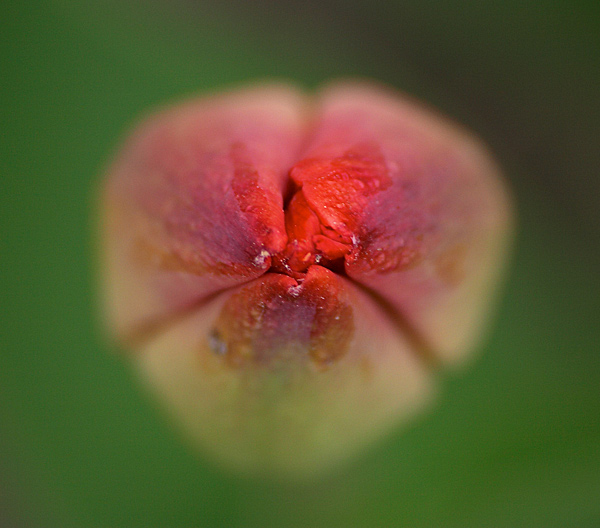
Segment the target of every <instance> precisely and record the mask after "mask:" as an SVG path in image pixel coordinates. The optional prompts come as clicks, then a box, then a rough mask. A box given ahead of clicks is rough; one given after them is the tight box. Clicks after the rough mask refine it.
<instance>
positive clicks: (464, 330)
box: [296, 84, 510, 361]
mask: <svg viewBox="0 0 600 528" xmlns="http://www.w3.org/2000/svg"><path fill="white" fill-rule="evenodd" d="M302 158H303V159H304V161H303V162H301V163H300V164H298V165H297V166H296V170H298V171H299V172H303V171H304V172H305V173H306V172H308V171H309V170H310V169H304V168H303V167H304V166H305V165H307V164H310V163H311V162H312V164H313V165H314V164H315V163H316V164H319V162H321V164H323V163H325V162H326V161H327V160H332V159H333V160H336V159H337V160H350V161H351V163H350V162H348V161H346V165H352V166H351V167H350V169H348V170H346V172H345V173H344V169H340V168H339V163H338V168H334V169H330V170H331V172H333V173H334V176H335V178H332V177H329V178H325V179H324V181H322V182H321V185H320V186H319V185H316V184H313V185H312V188H311V189H310V196H309V195H308V194H307V192H306V191H304V192H305V194H307V197H308V198H309V200H312V201H311V203H312V205H313V209H314V210H315V211H316V212H317V214H318V215H319V216H320V217H321V218H322V220H323V222H324V223H326V224H327V225H328V226H331V227H332V228H333V229H335V230H336V231H337V232H338V233H340V234H341V235H344V236H346V237H352V242H353V249H352V252H351V253H350V254H349V255H347V256H346V264H345V266H346V272H347V274H348V275H349V276H350V277H351V278H352V279H354V280H356V281H357V282H358V283H360V284H362V285H364V286H367V287H368V288H369V289H370V290H372V291H373V292H376V293H377V294H379V295H381V296H382V297H383V298H384V299H385V300H386V301H387V302H389V303H390V305H391V307H393V309H394V310H395V311H396V312H397V315H398V316H399V317H400V318H402V319H403V320H404V321H405V322H406V324H407V326H408V327H409V328H411V329H412V330H413V331H414V334H415V335H416V336H419V341H420V342H421V343H422V346H423V347H425V348H427V349H429V350H430V352H431V353H433V354H434V355H436V356H437V357H440V358H442V359H444V360H447V361H455V360H457V359H459V358H461V357H463V356H464V355H465V354H466V353H468V352H469V351H470V349H471V348H472V345H473V343H474V341H475V338H476V337H477V335H478V334H479V332H480V331H481V328H482V326H483V325H482V323H483V322H484V320H485V318H486V315H487V313H488V304H489V297H490V290H491V288H492V286H493V285H495V283H496V282H497V276H498V273H499V271H500V269H501V267H502V264H503V257H504V254H505V252H506V242H507V238H508V237H507V235H508V233H509V231H510V208H509V201H508V197H507V194H506V190H505V189H504V187H503V186H502V182H501V179H500V174H499V171H498V169H497V167H496V166H495V165H494V163H493V162H492V160H491V159H490V157H489V156H488V155H487V153H486V151H485V148H484V147H483V146H482V145H480V144H478V143H477V142H476V141H475V140H474V139H473V138H472V137H470V136H469V135H467V134H466V132H464V131H463V130H461V129H459V128H458V127H455V126H453V125H450V124H449V123H447V122H446V121H444V120H443V119H442V118H441V117H440V116H438V115H435V114H434V113H432V112H430V111H428V110H425V109H424V108H422V107H420V106H419V105H417V104H416V103H414V102H413V101H410V100H407V99H401V98H399V97H398V96H397V94H392V93H391V92H388V91H386V90H383V89H379V88H375V87H373V86H371V85H362V84H341V85H334V86H331V87H329V88H328V89H326V90H324V92H323V93H322V94H321V98H320V105H319V108H318V110H317V120H316V124H315V126H314V128H313V130H312V136H311V140H310V142H309V144H308V147H307V148H306V150H305V151H304V152H303V155H302ZM356 159H358V160H359V162H356V161H353V160H356ZM306 160H308V162H307V161H306ZM323 160H325V161H323ZM361 164H362V165H361ZM340 174H342V175H344V176H345V177H344V178H341V177H340ZM297 178H298V179H302V178H303V176H302V175H298V176H297ZM333 180H335V181H333ZM311 181H312V180H311ZM317 183H319V182H317ZM332 183H333V184H332ZM305 186H306V185H305ZM304 188H305V187H303V190H304ZM336 204H337V205H336Z"/></svg>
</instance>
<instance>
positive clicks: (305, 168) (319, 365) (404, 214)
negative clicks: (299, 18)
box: [101, 83, 511, 475]
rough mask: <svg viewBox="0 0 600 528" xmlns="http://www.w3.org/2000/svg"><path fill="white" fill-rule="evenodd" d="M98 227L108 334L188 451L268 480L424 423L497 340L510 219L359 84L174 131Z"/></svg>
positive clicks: (248, 102)
mask: <svg viewBox="0 0 600 528" xmlns="http://www.w3.org/2000/svg"><path fill="white" fill-rule="evenodd" d="M101 212H102V241H103V251H102V258H103V261H102V266H101V268H102V272H103V279H104V289H103V291H104V298H105V303H104V304H105V308H106V310H105V311H106V318H107V321H108V325H109V327H110V328H111V330H112V332H113V333H114V334H115V335H116V336H117V338H118V339H119V340H120V342H121V343H123V344H125V346H126V347H128V348H130V349H131V350H132V357H133V361H134V362H135V363H136V364H137V366H138V367H139V369H140V371H141V372H142V375H143V378H144V379H145V380H146V382H147V383H148V384H149V386H150V387H151V388H152V390H154V391H156V392H157V393H158V394H159V395H160V398H161V399H162V400H163V401H164V403H165V405H166V406H167V407H168V408H169V409H170V410H171V412H172V413H173V414H174V415H175V416H176V417H177V418H178V419H179V421H180V422H181V423H182V424H183V425H184V426H185V427H184V428H185V430H186V431H187V433H188V435H189V437H190V438H191V440H192V442H193V443H194V444H196V445H198V446H199V447H200V448H201V449H202V450H203V451H205V452H209V453H212V454H213V455H214V456H215V457H216V458H217V459H219V460H220V461H222V462H223V463H224V464H225V465H228V466H230V467H234V468H237V469H239V470H244V471H250V472H259V473H272V474H277V475H282V474H296V475H297V474H311V473H314V472H317V471H320V470H323V469H325V468H327V467H330V466H332V465H334V464H335V463H337V462H340V461H342V460H344V459H346V458H348V457H349V456H350V455H352V454H353V453H354V452H356V451H358V449H359V448H360V447H361V446H363V445H365V444H367V443H368V442H369V441H370V440H372V439H374V438H376V437H377V436H378V435H379V434H381V433H382V432H383V431H385V430H386V429H388V428H390V427H391V426H393V425H394V424H397V423H400V422H403V421H406V420H407V419H408V418H409V417H410V416H411V415H412V414H414V413H415V412H417V411H418V410H420V409H421V408H423V407H424V405H425V404H426V403H427V401H428V400H429V397H430V395H431V393H432V389H433V385H434V383H433V381H434V380H433V377H434V372H433V370H434V369H435V368H438V365H444V364H445V365H449V364H457V363H459V362H460V361H461V360H463V359H464V358H465V357H467V355H468V354H469V352H471V350H472V349H473V347H474V345H475V344H476V342H477V338H478V337H479V335H480V333H481V330H482V328H483V327H484V326H485V324H484V323H485V320H486V318H487V314H488V311H489V305H490V300H491V296H492V295H491V294H492V293H493V289H494V286H495V284H496V282H497V279H498V276H499V272H500V270H501V268H502V265H503V261H504V257H505V253H506V246H507V239H508V235H509V232H510V216H511V210H510V204H509V199H508V196H507V192H506V189H505V188H504V185H503V182H502V180H501V177H500V174H499V171H498V168H497V167H496V165H495V164H494V162H493V161H492V160H491V158H490V156H489V155H488V153H487V152H486V150H485V148H484V147H483V146H482V145H481V144H480V143H479V142H478V141H477V140H475V139H474V138H473V137H471V136H470V135H469V134H467V133H466V132H465V131H463V130H462V129H460V128H459V127H457V126H455V125H452V124H450V123H448V122H447V121H446V120H444V119H443V118H442V117H440V116H438V115H436V114H435V113H433V112H431V111H428V110H425V109H424V108H422V107H421V106H419V105H418V104H417V103H415V102H414V101H411V100H408V99H406V98H404V97H402V96H400V95H398V94H395V93H392V92H390V91H387V90H385V89H382V88H379V87H374V86H372V85H367V84H362V83H342V84H335V85H331V86H329V87H326V88H325V89H323V90H322V91H320V92H319V93H318V94H317V95H316V96H313V97H309V96H306V95H304V94H302V93H300V92H298V91H296V90H295V89H293V88H291V87H288V86H285V85H267V86H259V87H255V88H251V89H247V90H242V91H239V92H234V93H228V94H225V95H221V96H215V97H212V98H206V99H202V100H199V101H192V102H190V103H186V104H183V105H181V106H177V107H174V108H171V109H167V110H165V111H164V112H162V113H160V114H158V115H156V116H154V117H151V118H150V119H148V120H147V121H146V122H144V123H143V124H142V125H141V126H140V128H139V129H138V131H137V132H136V133H135V134H134V135H133V137H132V138H131V139H129V141H128V142H127V143H126V145H125V147H124V149H123V151H122V153H121V154H120V156H119V157H118V159H117V160H116V162H115V163H114V164H113V166H112V167H111V169H110V170H109V173H108V175H107V177H106V180H105V185H104V187H103V192H102V196H101Z"/></svg>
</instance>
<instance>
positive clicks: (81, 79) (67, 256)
mask: <svg viewBox="0 0 600 528" xmlns="http://www.w3.org/2000/svg"><path fill="white" fill-rule="evenodd" d="M599 35H600V4H598V1H597V0H594V1H590V2H582V1H578V2H576V1H573V0H571V1H566V0H564V1H562V2H561V1H552V2H551V1H550V0H535V1H533V2H522V1H520V0H519V1H517V0H505V1H503V2H481V0H479V1H475V0H464V1H458V2H456V1H454V2H453V1H450V0H421V1H419V2H408V1H400V0H396V1H391V0H387V1H385V0H384V1H381V2H378V3H376V4H373V3H372V2H368V1H366V0H365V1H359V0H353V1H346V2H343V1H341V0H321V1H319V2H317V1H316V0H307V1H304V2H286V1H279V2H277V1H274V0H268V1H263V2H242V1H237V0H224V1H220V2H219V1H217V0H214V1H208V0H206V1H200V2H193V1H191V0H187V1H185V0H170V1H164V2H158V1H157V0H147V1H145V2H142V1H141V0H135V1H132V2H129V3H125V2H123V0H120V1H117V0H106V1H97V2H92V1H88V0H84V1H81V2H75V1H67V0H62V1H61V0H54V1H51V0H42V1H40V2H37V3H28V2H22V3H17V2H13V3H7V2H2V4H1V7H0V53H1V55H0V57H1V62H0V68H1V70H0V74H1V80H0V94H1V99H0V123H1V126H2V129H1V133H0V189H1V194H0V267H1V280H2V284H1V287H0V296H1V297H0V298H1V302H0V313H1V319H0V325H1V326H0V347H1V355H0V526H2V527H5V526H6V527H11V528H12V527H22V526H28V527H29V526H33V527H40V528H53V527H61V528H63V527H65V528H66V527H82V528H86V527H132V528H134V527H140V528H141V527H144V528H148V527H188V526H194V527H210V526H224V527H225V526H226V527H236V526H240V527H241V526H244V527H246V526H248V527H252V526H257V527H259V526H260V527H269V526H293V527H337V526H339V527H347V526H348V527H354V526H359V527H360V526H364V527H371V526H406V527H431V528H433V527H436V528H437V527H447V528H452V527H457V528H458V527H506V528H519V527H527V528H532V527H544V528H545V527H549V528H552V527H557V528H558V527H561V528H563V527H598V526H600V354H599V352H600V324H599V322H600V277H599V275H600V274H599V269H600V266H599V264H600V242H599V241H600V221H599V217H598V212H599V211H600V174H599V170H600V38H599ZM355 75H359V76H367V77H373V78H376V79H378V80H381V81H384V82H387V83H390V84H392V85H394V86H397V87H398V88H400V89H403V90H406V91H409V92H411V93H413V94H415V95H417V96H419V97H421V98H424V99H426V100H428V101H429V102H430V103H432V104H434V105H436V106H438V107H440V108H442V109H443V110H444V111H446V112H447V113H449V114H450V115H452V116H454V117H455V118H456V119H458V120H460V121H462V122H464V123H466V124H467V125H469V126H470V127H471V128H473V129H475V130H476V131H477V132H478V133H479V134H480V135H482V136H483V137H484V138H485V139H486V140H487V141H488V143H489V144H491V146H492V148H493V150H494V151H495V152H496V153H497V154H498V156H499V158H500V159H501V161H502V163H503V165H504V166H505V168H506V172H507V174H508V177H509V179H510V180H511V182H512V186H513V188H514V190H515V194H516V197H517V201H518V209H519V214H520V224H519V225H520V227H519V233H518V237H517V241H516V251H515V256H514V260H513V266H512V269H511V273H510V275H509V277H508V282H507V287H506V289H505V290H504V295H503V296H502V302H501V305H500V307H499V314H498V315H499V316H498V317H497V319H496V320H495V324H494V328H493V331H492V332H491V335H490V336H488V339H487V341H486V343H485V344H484V345H483V346H482V347H481V348H482V350H481V351H480V357H479V358H478V360H477V361H475V362H474V364H473V366H472V367H470V368H468V369H466V370H465V371H463V372H460V373H454V374H448V373H445V374H442V375H441V376H440V380H441V384H442V391H441V398H440V399H439V401H438V403H437V405H436V406H435V407H434V409H433V410H432V412H430V413H429V414H428V415H426V416H422V417H421V418H419V419H418V420H417V421H416V422H415V423H414V424H413V425H412V426H411V427H409V428H406V429H405V430H403V431H397V432H395V433H394V434H392V435H391V436H389V437H388V438H387V439H385V440H384V441H383V442H381V443H380V444H378V445H377V446H376V447H375V448H374V449H372V450H370V451H369V452H368V453H366V454H365V455H364V456H363V457H361V458H359V459H358V460H356V461H354V462H353V463H352V464H351V465H350V467H349V468H347V469H346V470H344V471H342V472H338V473H336V474H333V475H331V476H330V477H327V478H326V479H324V480H321V481H318V482H313V483H310V484H304V485H301V484H295V485H293V484H278V483H273V482H263V481H256V480H251V479H240V478H239V477H236V476H235V475H230V474H226V473H222V472H221V471H220V470H218V469H217V468H214V467H213V466H211V465H210V463H209V462H207V461H205V460H202V459H201V458H198V457H197V456H196V455H195V454H193V453H191V452H190V451H188V450H187V448H186V447H185V446H184V444H183V443H181V442H180V440H179V437H178V435H177V434H176V433H175V432H174V431H172V430H171V429H170V427H169V426H168V424H167V423H166V421H165V420H163V417H162V416H161V415H160V413H159V412H157V411H156V410H155V408H154V406H153V404H152V402H151V401H150V399H149V398H146V396H145V395H144V394H142V392H141V391H140V390H139V387H138V385H137V383H136V380H135V379H134V376H133V375H132V373H131V372H130V370H129V368H128V365H127V364H126V363H125V362H124V361H122V360H121V358H119V357H117V356H116V355H115V354H113V353H112V351H111V350H110V349H109V347H108V346H107V345H106V343H105V342H104V340H103V338H102V336H101V332H99V331H98V328H97V323H96V320H95V310H94V303H95V301H94V284H93V281H92V273H91V269H92V267H93V265H92V244H91V235H90V232H91V226H92V223H93V222H92V221H93V218H92V209H93V201H94V193H93V189H94V186H95V184H96V183H97V181H98V175H99V174H100V173H101V171H102V167H103V166H104V165H105V163H106V162H107V161H108V160H109V158H110V155H111V153H112V152H114V151H115V149H116V147H117V145H118V143H119V140H120V139H121V138H122V137H123V134H124V131H125V130H126V129H127V127H128V126H129V125H130V124H131V123H132V121H133V120H134V119H135V118H136V117H137V116H139V114H140V113H141V112H143V111H145V110H147V109H148V107H152V106H153V105H154V106H155V105H158V104H161V103H164V102H168V101H171V100H173V99H177V98H181V97H182V96H186V95H189V94H195V93H201V92H203V91H207V90H213V91H214V90H215V89H219V88H220V87H223V86H228V85H230V84H232V83H240V82H242V81H246V80H251V79H256V78H264V77H284V78H289V79H292V80H295V81H297V82H299V83H301V84H302V85H304V86H307V87H313V86H316V85H317V84H318V83H320V82H322V81H325V80H327V79H330V78H332V77H337V76H355Z"/></svg>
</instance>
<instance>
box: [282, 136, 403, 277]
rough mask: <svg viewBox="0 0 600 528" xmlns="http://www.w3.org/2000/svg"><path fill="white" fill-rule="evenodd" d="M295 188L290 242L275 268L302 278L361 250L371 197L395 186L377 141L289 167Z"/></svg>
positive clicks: (288, 224)
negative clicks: (314, 267)
mask: <svg viewBox="0 0 600 528" xmlns="http://www.w3.org/2000/svg"><path fill="white" fill-rule="evenodd" d="M290 177H291V180H292V182H293V184H294V185H295V187H296V192H295V193H294V195H293V196H292V198H291V200H290V201H289V203H288V205H287V208H286V210H285V227H286V231H287V235H288V242H287V245H286V247H285V249H284V250H283V251H282V252H281V253H279V254H277V255H275V256H274V257H273V259H272V268H271V269H272V270H273V271H275V272H278V273H284V274H286V275H289V276H291V277H294V278H295V279H299V280H302V279H303V278H304V276H305V275H306V272H307V271H308V269H309V268H310V266H312V265H313V264H319V265H321V266H324V267H327V268H330V269H337V268H338V267H339V264H340V263H341V262H342V259H344V258H346V257H347V256H348V255H350V254H351V253H352V251H354V250H355V249H356V246H357V244H358V243H359V239H360V234H361V233H360V232H359V231H360V220H361V216H362V215H363V214H364V212H365V210H366V207H367V199H368V197H370V196H371V195H373V194H375V193H377V192H379V191H382V190H384V189H386V188H387V187H389V186H390V185H391V181H390V178H389V176H388V174H387V168H386V166H385V162H384V160H383V157H382V156H381V153H380V152H379V150H378V149H377V148H376V147H375V146H373V145H358V146H356V147H354V148H352V149H350V150H348V151H346V152H345V153H344V154H343V155H342V156H339V157H336V158H309V159H305V160H302V161H301V162H299V163H297V164H296V165H295V166H294V167H293V168H292V170H291V171H290Z"/></svg>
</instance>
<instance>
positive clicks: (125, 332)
mask: <svg viewBox="0 0 600 528" xmlns="http://www.w3.org/2000/svg"><path fill="white" fill-rule="evenodd" d="M305 104H306V103H305V101H304V99H303V98H302V96H301V95H299V94H298V93H297V92H296V91H294V90H292V89H291V88H287V87H284V86H269V87H261V88H255V89H252V90H246V91H242V92H234V93H231V94H228V95H223V96H218V97H214V98H212V99H211V98H209V99H205V100H202V101H201V102H197V103H189V104H186V105H183V106H179V107H176V108H174V109H172V110H167V111H165V112H164V113H162V114H160V115H158V116H157V117H155V118H153V119H151V120H149V121H147V122H146V123H144V124H142V126H141V127H140V131H139V132H138V133H137V135H135V136H134V137H133V138H132V139H131V140H130V141H129V143H128V144H127V145H126V147H125V149H124V151H123V154H122V155H121V156H120V158H119V159H118V160H117V162H116V164H115V166H114V167H113V168H112V169H111V171H110V173H111V177H110V179H109V180H108V182H107V185H106V189H105V192H104V197H103V198H104V199H103V208H104V210H103V216H104V219H105V226H104V233H105V240H106V247H105V251H104V254H105V263H104V264H105V268H106V270H107V280H106V285H107V287H106V292H107V304H108V312H109V318H110V321H111V323H112V324H114V325H116V327H117V329H118V333H119V334H121V335H122V336H126V337H135V336H136V335H137V334H139V333H143V332H144V331H145V330H146V328H147V327H151V326H153V325H154V324H155V323H157V322H160V320H161V318H163V317H165V316H170V315H171V314H172V313H173V311H178V310H181V309H185V308H187V307H189V306H190V305H193V304H195V303H199V302H202V301H203V300H204V299H206V298H207V297H208V296H209V295H211V294H213V293H214V292H216V291H218V290H221V289H223V288H227V287H230V286H234V285H236V284H240V283H243V282H245V281H247V280H250V279H252V278H253V277H257V276H259V275H261V274H263V273H264V272H265V271H266V270H267V269H269V267H270V257H269V255H270V254H274V253H277V252H278V251H280V250H281V249H282V248H283V247H284V246H285V243H286V241H287V235H286V232H285V225H284V215H283V198H282V194H283V191H284V190H285V187H286V185H287V180H288V171H289V167H290V165H291V164H293V162H294V161H295V159H296V157H297V154H298V150H299V147H300V142H301V141H302V139H303V137H304V126H305V123H304V120H303V119H304V114H305V112H303V111H304V110H305V108H304V107H305Z"/></svg>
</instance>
